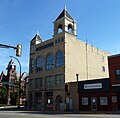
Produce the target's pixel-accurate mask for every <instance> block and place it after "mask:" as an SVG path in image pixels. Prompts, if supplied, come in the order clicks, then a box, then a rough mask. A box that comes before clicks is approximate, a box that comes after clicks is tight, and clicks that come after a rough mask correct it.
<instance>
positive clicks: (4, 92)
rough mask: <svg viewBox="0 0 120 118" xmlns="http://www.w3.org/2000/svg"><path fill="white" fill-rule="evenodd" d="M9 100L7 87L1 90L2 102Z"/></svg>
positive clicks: (0, 97) (0, 98)
mask: <svg viewBox="0 0 120 118" xmlns="http://www.w3.org/2000/svg"><path fill="white" fill-rule="evenodd" d="M7 98H8V90H7V88H6V86H2V87H1V88H0V100H1V102H3V101H5V100H6V99H7Z"/></svg>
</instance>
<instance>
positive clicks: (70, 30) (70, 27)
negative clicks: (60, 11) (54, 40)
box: [68, 24, 72, 33]
mask: <svg viewBox="0 0 120 118" xmlns="http://www.w3.org/2000/svg"><path fill="white" fill-rule="evenodd" d="M68 32H69V33H72V25H71V24H69V25H68Z"/></svg>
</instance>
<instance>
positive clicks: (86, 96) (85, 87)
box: [78, 78, 117, 111]
mask: <svg viewBox="0 0 120 118" xmlns="http://www.w3.org/2000/svg"><path fill="white" fill-rule="evenodd" d="M78 90H79V91H78V92H79V109H80V110H92V111H106V110H107V111H108V110H113V108H112V107H113V106H114V104H116V102H117V101H115V100H114V101H112V97H113V96H114V94H113V93H111V92H110V79H109V78H106V79H99V80H98V79H97V80H89V81H81V82H79V83H78Z"/></svg>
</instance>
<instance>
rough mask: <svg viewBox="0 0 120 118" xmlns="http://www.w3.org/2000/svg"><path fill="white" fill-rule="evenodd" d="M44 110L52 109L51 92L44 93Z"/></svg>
mask: <svg viewBox="0 0 120 118" xmlns="http://www.w3.org/2000/svg"><path fill="white" fill-rule="evenodd" d="M46 108H47V109H53V92H46Z"/></svg>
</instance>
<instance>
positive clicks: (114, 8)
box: [0, 0, 120, 73]
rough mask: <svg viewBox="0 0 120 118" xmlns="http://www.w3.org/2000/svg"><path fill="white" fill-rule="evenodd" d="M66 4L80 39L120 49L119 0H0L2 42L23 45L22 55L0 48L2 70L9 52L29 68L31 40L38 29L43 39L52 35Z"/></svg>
mask: <svg viewBox="0 0 120 118" xmlns="http://www.w3.org/2000/svg"><path fill="white" fill-rule="evenodd" d="M64 5H66V8H67V11H68V12H69V13H70V15H71V16H72V17H73V18H74V19H75V20H76V21H77V38H78V39H80V40H82V41H86V38H87V40H88V43H89V44H91V45H94V46H95V47H97V48H98V49H101V50H104V51H106V52H110V53H111V54H118V53H120V0H0V44H5V45H11V46H17V44H21V45H22V55H21V57H16V51H15V50H14V49H10V48H9V49H6V48H0V73H1V72H2V71H3V70H6V67H7V65H8V62H9V61H10V59H11V58H10V56H14V57H16V58H17V59H18V60H19V61H20V63H21V66H22V72H29V54H30V41H31V40H32V38H33V37H34V36H35V34H36V33H37V32H39V35H40V36H41V37H42V39H43V40H44V41H45V40H48V39H51V38H52V36H53V34H54V32H53V30H54V29H53V26H54V25H53V22H54V21H55V19H56V18H57V17H58V16H59V14H60V13H61V12H62V10H63V9H64ZM86 34H87V35H86ZM14 61H15V63H16V65H17V71H19V64H18V62H17V61H16V60H14Z"/></svg>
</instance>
